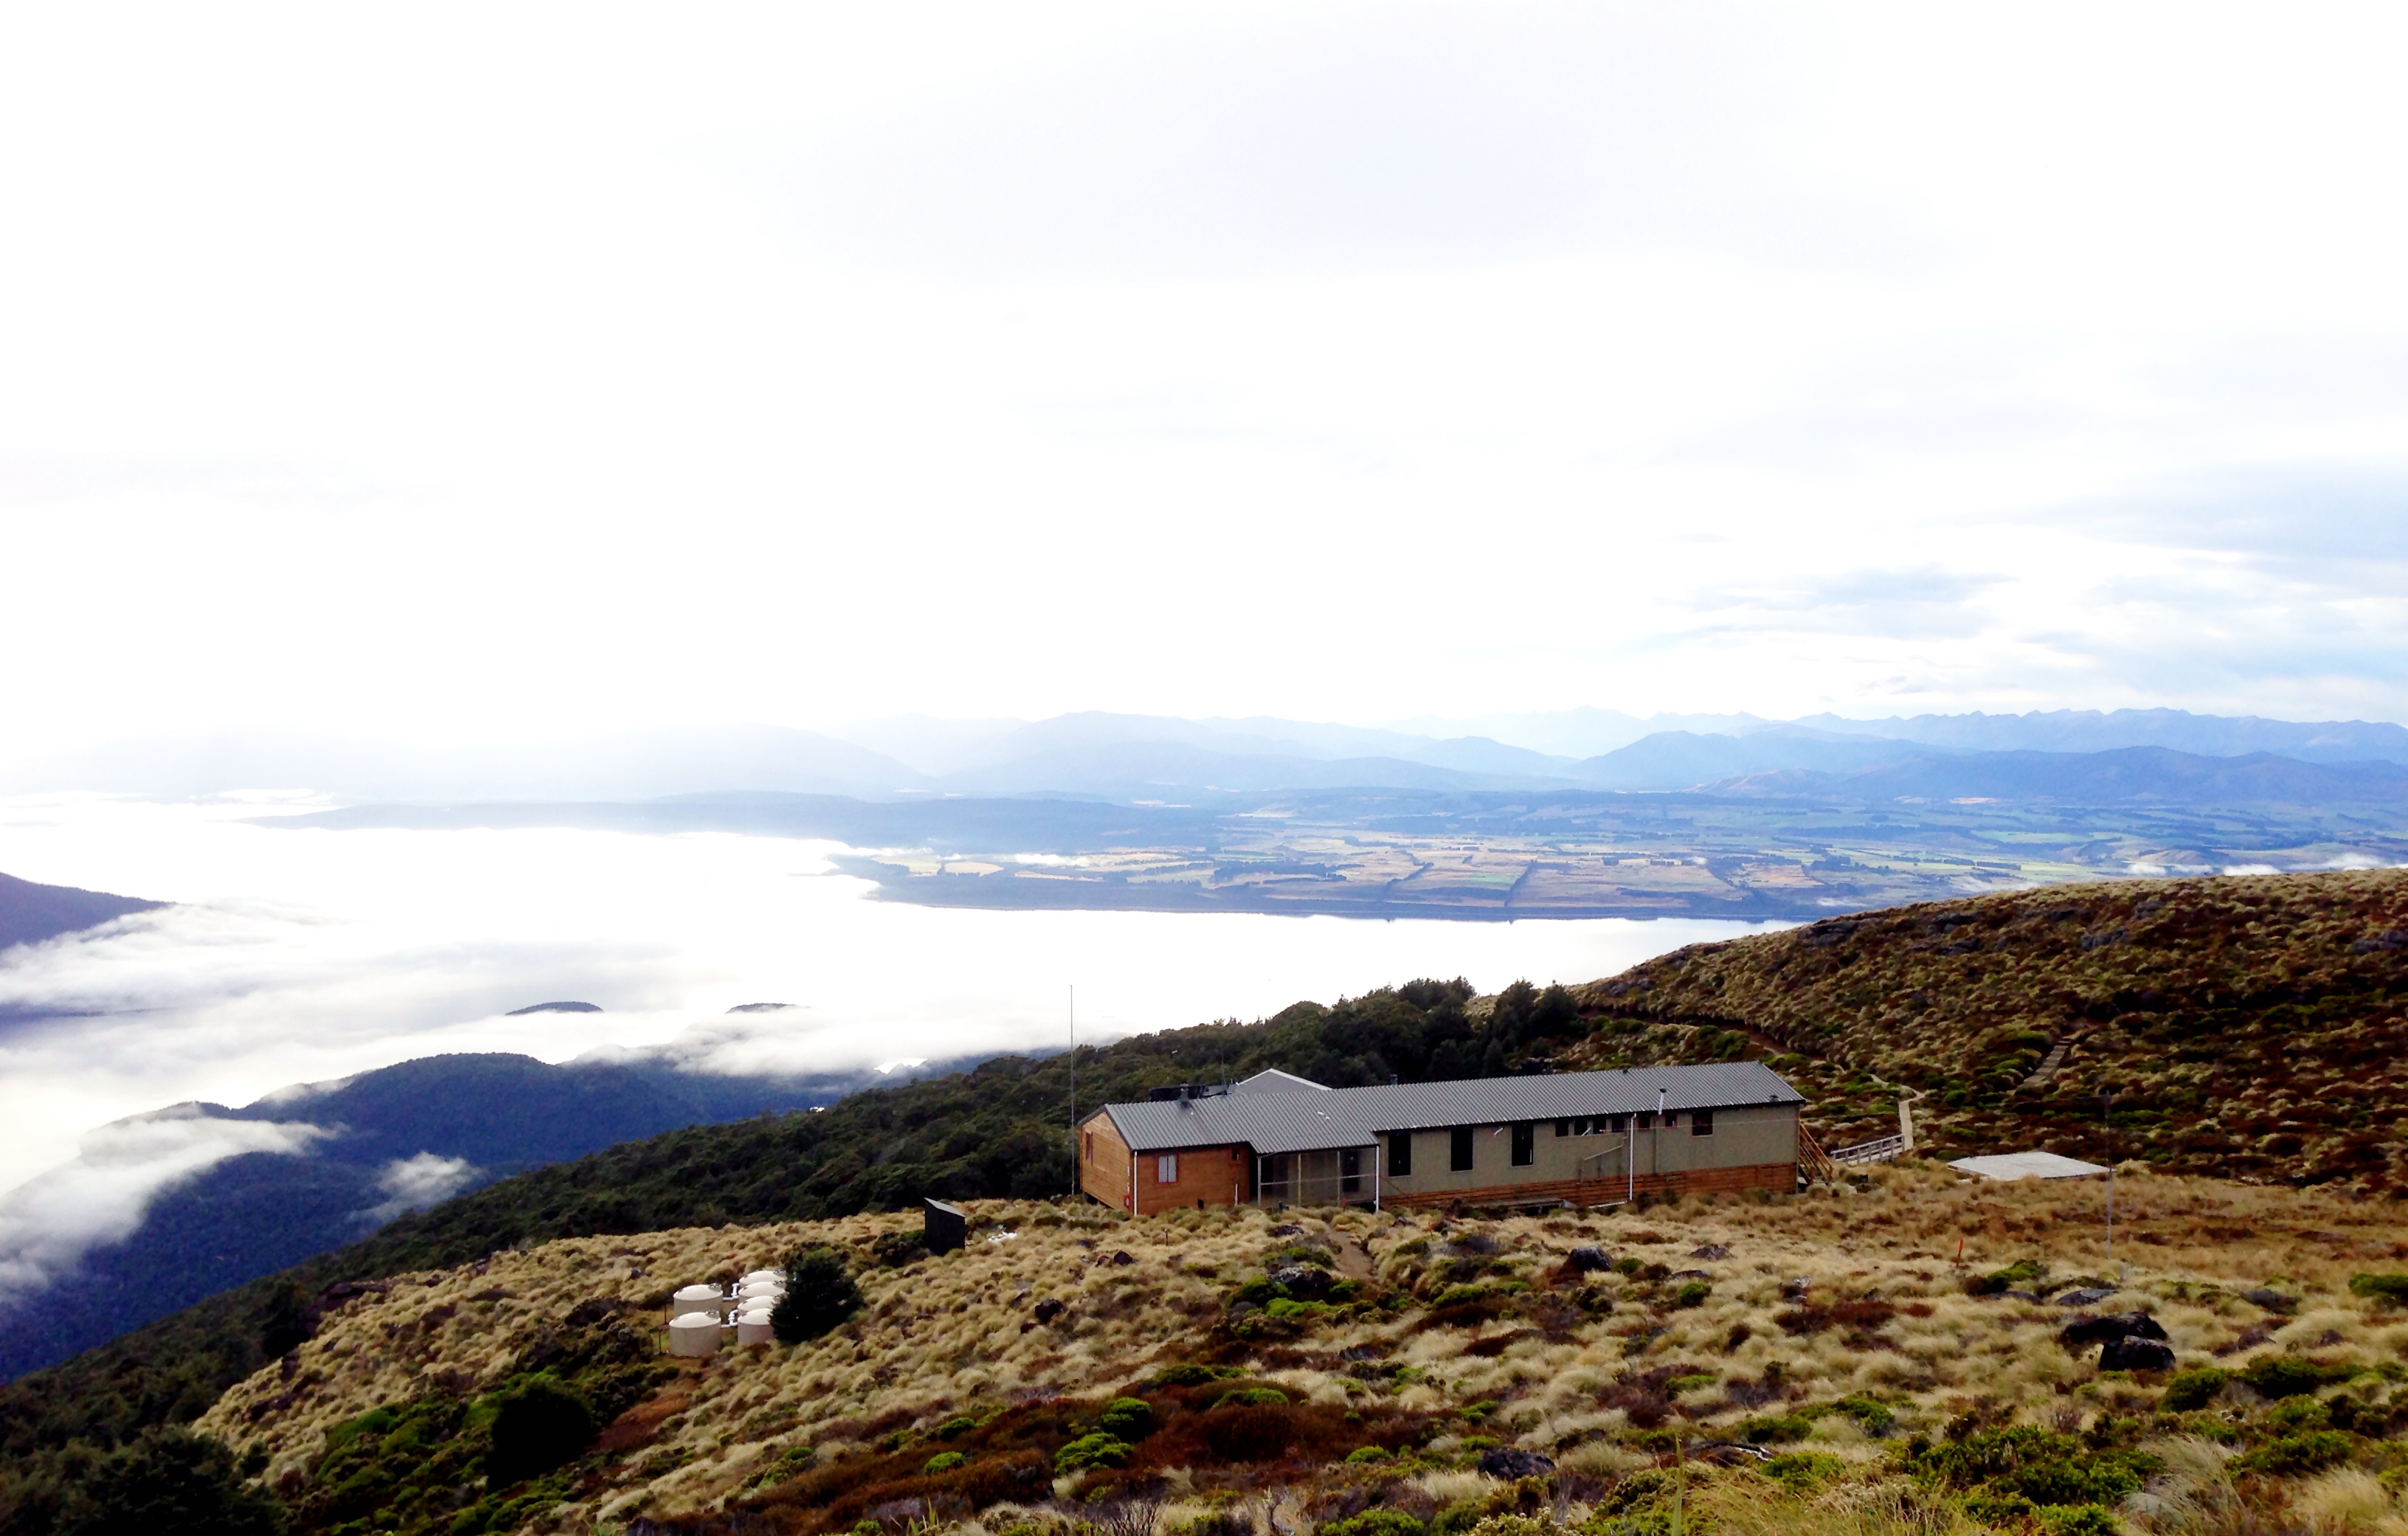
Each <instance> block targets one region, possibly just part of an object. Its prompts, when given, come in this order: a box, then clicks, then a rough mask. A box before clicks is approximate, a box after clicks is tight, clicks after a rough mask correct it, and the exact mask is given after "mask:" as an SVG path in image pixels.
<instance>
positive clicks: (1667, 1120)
mask: <svg viewBox="0 0 2408 1536" xmlns="http://www.w3.org/2000/svg"><path fill="white" fill-rule="evenodd" d="M1680 1123H1681V1112H1680V1111H1678V1110H1666V1111H1665V1112H1664V1126H1665V1128H1666V1129H1668V1130H1669V1129H1671V1128H1673V1127H1677V1126H1679V1125H1680Z"/></svg>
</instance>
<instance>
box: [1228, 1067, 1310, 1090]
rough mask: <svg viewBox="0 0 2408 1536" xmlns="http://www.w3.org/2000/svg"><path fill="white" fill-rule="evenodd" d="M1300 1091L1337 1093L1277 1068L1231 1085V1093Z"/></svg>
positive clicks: (1266, 1069) (1266, 1070) (1260, 1072)
mask: <svg viewBox="0 0 2408 1536" xmlns="http://www.w3.org/2000/svg"><path fill="white" fill-rule="evenodd" d="M1298 1089H1311V1090H1312V1091H1314V1092H1316V1093H1331V1092H1334V1091H1335V1090H1334V1089H1332V1088H1331V1087H1330V1086H1329V1084H1326V1083H1315V1082H1314V1081H1312V1079H1311V1078H1309V1077H1298V1076H1297V1075H1296V1074H1295V1073H1294V1072H1283V1071H1281V1070H1280V1069H1278V1068H1276V1067H1266V1068H1264V1069H1262V1070H1261V1071H1259V1072H1256V1073H1255V1074H1254V1076H1252V1077H1248V1078H1240V1079H1239V1080H1238V1081H1237V1082H1235V1083H1232V1084H1229V1091H1230V1092H1231V1093H1248V1094H1253V1093H1295V1092H1297V1090H1298Z"/></svg>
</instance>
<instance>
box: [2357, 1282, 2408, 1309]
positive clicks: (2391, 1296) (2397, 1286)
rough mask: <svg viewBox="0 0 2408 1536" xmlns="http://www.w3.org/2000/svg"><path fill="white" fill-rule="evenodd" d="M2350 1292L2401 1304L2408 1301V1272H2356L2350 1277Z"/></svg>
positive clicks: (2389, 1303)
mask: <svg viewBox="0 0 2408 1536" xmlns="http://www.w3.org/2000/svg"><path fill="white" fill-rule="evenodd" d="M2349 1293H2350V1294H2351V1295H2352V1296H2363V1297H2366V1298H2368V1299H2372V1300H2376V1301H2381V1302H2384V1303H2385V1304H2386V1305H2388V1306H2394V1307H2396V1306H2400V1305H2401V1304H2402V1303H2408V1274H2354V1275H2351V1276H2350V1277H2349Z"/></svg>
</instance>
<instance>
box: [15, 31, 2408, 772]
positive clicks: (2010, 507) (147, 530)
mask: <svg viewBox="0 0 2408 1536" xmlns="http://www.w3.org/2000/svg"><path fill="white" fill-rule="evenodd" d="M2403 30H2408V19H2403V16H2402V13H2401V12H2400V11H2399V10H2398V9H2397V8H2396V7H2365V8H2361V9H2350V8H2327V7H2309V6H2286V7H2253V8H2249V9H2239V8H2234V9H2219V8H2216V7H2198V6H2182V7H2163V8H2155V9H2151V8H2136V7H2100V6H2098V5H2095V4H2085V5H2083V6H2078V7H2054V8H2052V7H2038V6H2023V7H2012V8H1997V7H1993V8H1989V9H1986V10H1984V9H1976V8H1974V7H1928V6H1914V7H1895V8H1885V7H1878V6H1871V5H1865V6H1848V7H1817V8H1809V7H1794V6H1790V7H1766V8H1761V9H1757V8H1749V7H1741V6H1718V5H1696V6H1679V7H1673V6H1662V5H1656V6H1648V7H1613V6H1608V5H1585V6H1580V7H1547V6H1514V5H1504V4H1497V3H1482V4H1478V5H1467V6H1462V7H1447V6H1432V5H1403V4H1395V3H1383V4H1380V5H1376V6H1375V5H1360V6H1349V5H1301V4H1295V3H1292V0H1282V3H1280V4H1277V5H1260V6H1249V5H1242V4H1231V3H1228V0H1214V3H1212V4H1211V5H1197V6H1179V5H1166V4H1155V5H1146V6H1128V5H1111V6H1098V7H1093V8H1082V7H1067V6H1059V7H1046V6H1032V5H1014V6H995V5H978V6H969V7H961V8H948V7H939V6H851V7H821V8H811V7H795V6H781V7H773V8H768V9H764V10H761V11H747V10H743V9H739V8H729V7H719V8H710V9H703V8H700V7H680V8H677V9H674V10H662V9H659V8H657V7H647V8H624V9H614V8H609V7H596V6H591V5H581V6H578V7H561V8H558V9H549V10H548V9H544V8H539V7H495V6H490V5H480V6H476V7H440V6H413V7H400V8H394V7H386V8H383V9H375V8H363V7H294V8H292V9H289V10H273V9H265V8H259V7H238V6H213V7H161V8H158V9H155V10H145V9H140V8H134V7H109V6H74V7H62V6H49V7H35V6H28V7H14V8H13V9H12V10H10V11H9V12H8V13H7V16H6V18H5V19H0V537H4V538H5V542H0V555H5V558H0V645H5V647H6V653H7V655H8V657H9V658H10V662H11V665H10V668H9V680H10V681H9V686H8V689H7V715H8V722H9V725H8V731H9V734H11V735H12V736H15V737H17V738H18V740H17V742H16V743H15V744H16V745H18V746H20V747H22V746H25V745H27V744H28V743H30V742H31V741H32V740H34V739H42V740H44V741H45V742H46V743H47V744H49V745H52V746H55V745H60V744H64V743H65V742H69V741H77V740H87V739H98V738H105V737H110V736H116V735H120V734H130V733H136V732H145V733H147V732H150V731H156V730H161V729H177V728H190V727H198V726H222V725H235V726H250V725H259V726H296V725H297V726H312V727H323V728H328V729H334V730H340V731H356V732H366V733H371V734H386V733H403V734H408V735H410V736H413V737H418V738H423V739H474V738H480V737H489V736H495V735H504V734H516V733H523V732H561V733H567V732H575V731H581V730H586V729H591V728H595V727H600V726H609V727H624V726H635V725H658V724H674V723H678V722H684V721H710V720H736V719H749V720H762V721H770V722H777V723H785V724H796V725H808V724H812V723H816V722H823V721H831V720H836V719H842V718H848V717H860V716H867V715H879V714H887V713H895V712H900V711H933V712H938V713H947V714H958V715H994V714H1019V715H1031V716H1033V715H1040V714H1045V713H1050V712H1054V711H1063V710H1072V709H1122V710H1140V711H1164V712H1180V713H1212V712H1225V713H1253V712H1257V711H1260V712H1274V713H1282V714H1289V715H1297V716H1306V717H1315V718H1335V719H1355V720H1367V719H1379V718H1387V717H1397V716H1403V715H1410V714H1418V713H1424V712H1431V713H1455V714H1468V713H1477V712H1481V711H1491V710H1521V709H1555V708H1565V707H1570V706H1574V705H1582V704H1594V705H1605V706H1613V707H1618V708H1623V709H1629V710H1634V711H1649V710H1654V709H1659V708H1669V709H1681V710H1741V709H1744V710H1752V711H1759V712H1763V713H1768V714H1794V713H1799V712H1804V711H1813V710H1820V709H1827V708H1828V709H1837V710H1840V711H1843V712H1850V713H1859V714H1863V713H1889V712H1892V711H1909V712H1912V711H1923V710H1948V709H1961V708H1975V707H1979V708H1988V709H2023V708H2032V707H2055V706H2060V705H2071V706H2083V707H2100V708H2113V707H2115V706H2119V705H2126V704H2141V705H2153V704H2171V705H2179V706H2184V707H2188V708H2193V709H2202V710H2216V711H2258V712H2264V713H2268V714H2274V715H2279V716H2286V717H2290V718H2321V717H2327V716H2334V715H2341V716H2350V715H2356V716H2364V717H2370V718H2386V719H2395V720H2397V719H2402V718H2408V463H2404V462H2403V461H2404V460H2408V284H2403V283H2402V282H2401V280H2400V274H2401V272H2403V271H2408V198H2403V197H2402V196H2401V192H2400V189H2401V183H2402V179H2403V177H2402V169H2401V164H2400V161H2401V151H2402V147H2403V145H2408V131H2403V130H2408V121H2403V119H2408V93H2403V92H2401V90H2400V89H2399V86H2398V79H2397V68H2398V61H2399V59H2400V58H2401V56H2402V55H2401V45H2402V43H2403V41H2408V38H2403V36H2401V33H2402V31H2403Z"/></svg>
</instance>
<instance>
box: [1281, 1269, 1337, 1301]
mask: <svg viewBox="0 0 2408 1536" xmlns="http://www.w3.org/2000/svg"><path fill="white" fill-rule="evenodd" d="M1270 1278H1271V1284H1272V1285H1278V1286H1280V1287H1282V1288H1283V1289H1284V1290H1285V1291H1286V1292H1287V1293H1288V1295H1290V1296H1293V1297H1296V1298H1297V1299H1299V1300H1304V1301H1317V1300H1319V1299H1321V1298H1323V1297H1325V1296H1327V1295H1328V1294H1329V1287H1330V1286H1331V1285H1333V1284H1335V1282H1333V1281H1332V1280H1331V1279H1330V1278H1329V1271H1328V1270H1324V1269H1320V1268H1318V1267H1316V1266H1314V1265H1311V1264H1291V1265H1289V1266H1288V1267H1287V1268H1285V1269H1283V1270H1272V1271H1271V1276H1270Z"/></svg>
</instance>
